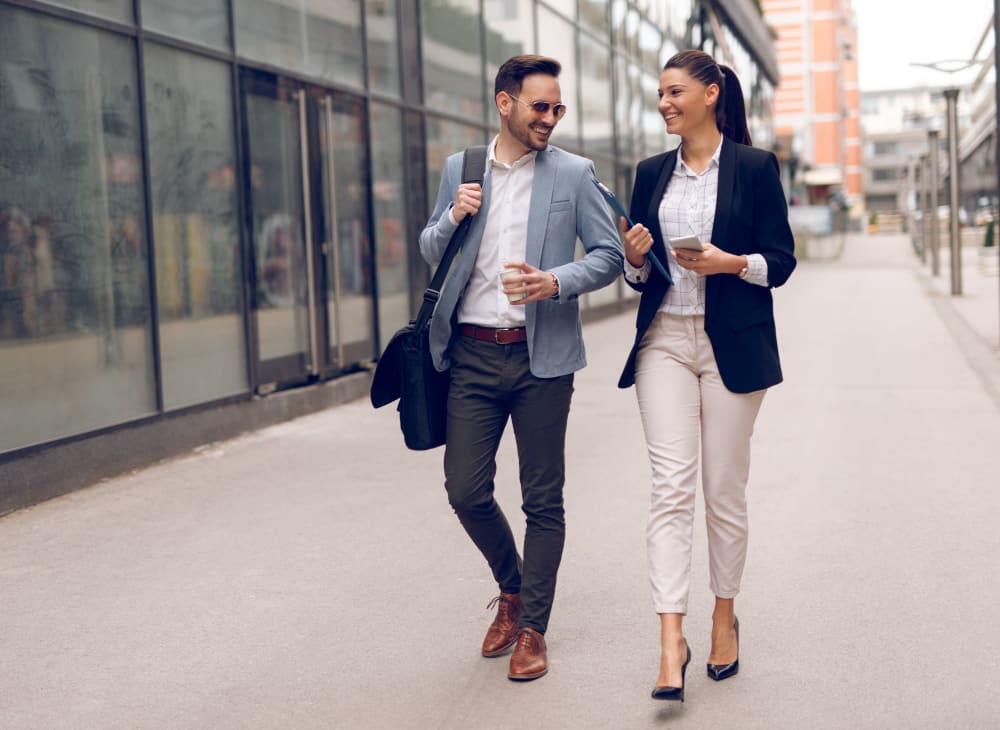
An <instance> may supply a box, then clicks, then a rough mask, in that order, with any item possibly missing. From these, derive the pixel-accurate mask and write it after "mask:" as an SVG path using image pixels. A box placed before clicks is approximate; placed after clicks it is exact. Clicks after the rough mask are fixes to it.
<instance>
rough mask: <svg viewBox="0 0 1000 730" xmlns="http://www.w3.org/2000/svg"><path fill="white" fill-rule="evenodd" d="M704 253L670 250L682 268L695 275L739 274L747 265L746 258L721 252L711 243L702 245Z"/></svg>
mask: <svg viewBox="0 0 1000 730" xmlns="http://www.w3.org/2000/svg"><path fill="white" fill-rule="evenodd" d="M702 246H704V249H705V250H704V251H692V250H691V249H687V248H682V249H675V248H672V249H670V255H671V256H673V257H674V261H676V262H677V263H678V265H679V266H681V267H682V268H685V269H687V270H688V271H693V272H695V273H697V274H704V275H705V276H711V275H712V274H739V273H740V271H742V270H743V267H744V266H746V265H747V257H746V256H737V255H735V254H731V253H729V252H728V251H723V250H722V249H721V248H718V247H716V246H715V245H713V244H711V243H703V244H702Z"/></svg>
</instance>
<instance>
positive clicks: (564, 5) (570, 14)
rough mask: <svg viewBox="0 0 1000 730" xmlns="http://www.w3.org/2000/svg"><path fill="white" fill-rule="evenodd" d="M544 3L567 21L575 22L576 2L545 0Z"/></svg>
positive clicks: (572, 0) (573, 0) (570, 0)
mask: <svg viewBox="0 0 1000 730" xmlns="http://www.w3.org/2000/svg"><path fill="white" fill-rule="evenodd" d="M545 3H546V4H547V5H548V6H549V7H551V8H552V9H553V10H556V11H558V12H560V13H562V14H563V15H564V16H565V17H566V18H567V19H569V20H576V0H545ZM542 27H543V28H544V27H545V24H544V23H542Z"/></svg>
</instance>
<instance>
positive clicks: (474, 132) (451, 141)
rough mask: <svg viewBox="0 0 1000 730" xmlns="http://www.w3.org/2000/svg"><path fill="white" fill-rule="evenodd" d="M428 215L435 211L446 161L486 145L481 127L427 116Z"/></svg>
mask: <svg viewBox="0 0 1000 730" xmlns="http://www.w3.org/2000/svg"><path fill="white" fill-rule="evenodd" d="M426 125H427V207H428V210H427V215H430V214H431V211H432V210H433V209H434V203H435V202H436V201H437V194H438V188H439V187H440V186H441V171H442V170H444V161H445V160H447V159H448V156H449V155H451V154H454V153H455V152H461V151H462V150H464V149H465V148H466V147H472V146H473V145H477V144H486V143H487V142H488V140H487V139H486V134H485V132H483V131H482V130H481V129H480V128H479V127H470V126H469V125H467V124H456V123H455V122H449V121H446V120H444V119H438V118H437V117H432V116H430V115H428V116H427V122H426Z"/></svg>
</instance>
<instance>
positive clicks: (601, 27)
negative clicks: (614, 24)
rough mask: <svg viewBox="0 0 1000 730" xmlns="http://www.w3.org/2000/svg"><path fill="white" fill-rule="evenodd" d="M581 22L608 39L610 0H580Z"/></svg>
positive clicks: (603, 38) (602, 38)
mask: <svg viewBox="0 0 1000 730" xmlns="http://www.w3.org/2000/svg"><path fill="white" fill-rule="evenodd" d="M580 24H581V25H583V26H584V27H586V28H589V29H590V30H592V31H593V32H595V33H597V34H598V35H599V37H600V39H601V40H603V41H607V40H608V0H580Z"/></svg>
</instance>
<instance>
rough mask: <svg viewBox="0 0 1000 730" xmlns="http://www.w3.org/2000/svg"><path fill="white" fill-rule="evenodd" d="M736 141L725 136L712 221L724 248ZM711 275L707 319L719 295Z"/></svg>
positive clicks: (714, 233) (717, 240) (716, 240)
mask: <svg viewBox="0 0 1000 730" xmlns="http://www.w3.org/2000/svg"><path fill="white" fill-rule="evenodd" d="M736 163H737V161H736V143H735V142H733V141H732V140H730V139H726V138H723V141H722V151H721V152H720V153H719V189H718V193H717V195H716V199H715V220H714V221H713V223H712V243H714V244H715V245H716V246H718V247H719V248H721V249H723V250H727V251H728V250H729V247H728V245H727V241H728V240H729V236H728V233H729V220H730V218H731V216H732V212H733V208H732V205H733V188H734V186H735V184H736ZM713 278H714V277H711V276H709V277H708V281H707V282H706V286H705V314H706V315H707V317H706V320H708V319H711V317H712V313H713V312H715V303H716V300H717V299H718V297H719V287H717V286H712V284H713V282H712V279H713Z"/></svg>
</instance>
